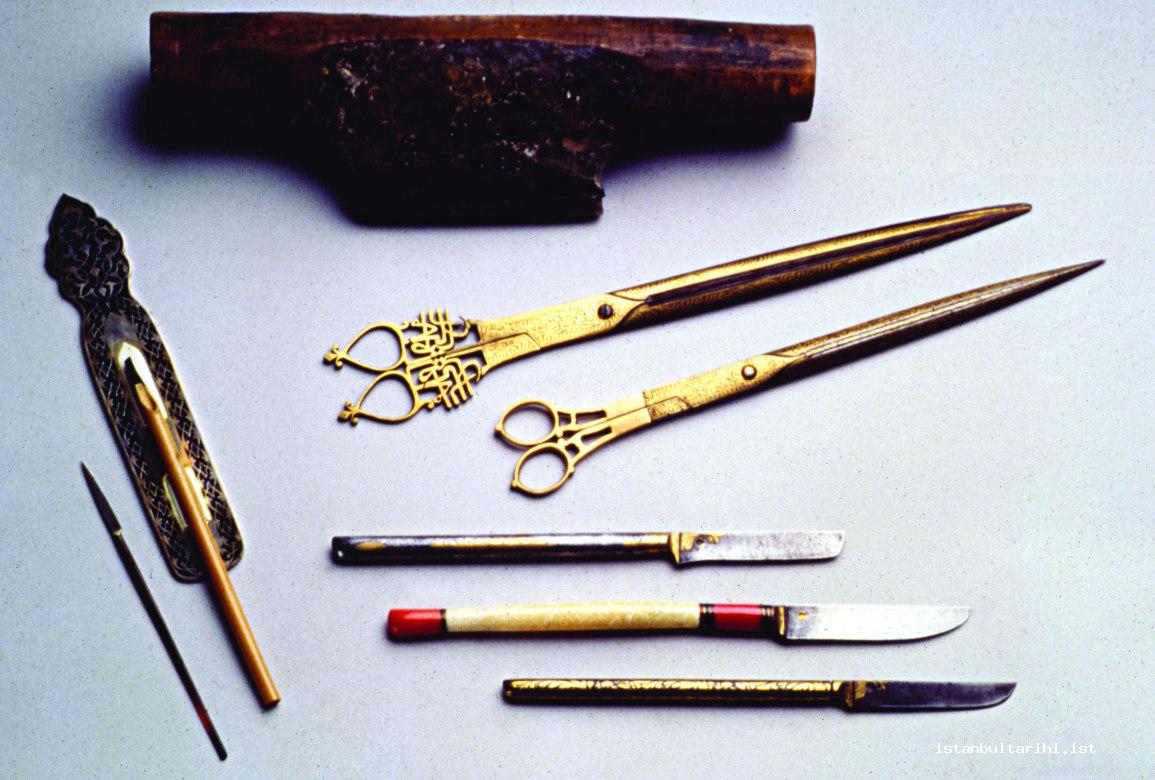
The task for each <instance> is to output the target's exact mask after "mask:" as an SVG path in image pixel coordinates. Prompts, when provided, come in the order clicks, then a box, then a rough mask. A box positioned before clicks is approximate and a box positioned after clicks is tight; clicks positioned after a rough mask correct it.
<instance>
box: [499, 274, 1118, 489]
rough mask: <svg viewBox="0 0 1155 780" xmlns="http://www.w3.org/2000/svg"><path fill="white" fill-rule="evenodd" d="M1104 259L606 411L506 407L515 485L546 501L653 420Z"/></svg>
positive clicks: (921, 329) (874, 323) (978, 308)
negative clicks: (537, 478)
mask: <svg viewBox="0 0 1155 780" xmlns="http://www.w3.org/2000/svg"><path fill="white" fill-rule="evenodd" d="M1102 262H1103V261H1102V260H1095V261H1092V262H1089V263H1080V264H1078V265H1070V266H1065V267H1063V268H1056V269H1053V270H1050V271H1043V272H1042V273H1037V274H1032V275H1030V276H1022V277H1019V278H1017V279H1009V280H1007V281H1004V282H998V283H996V284H991V285H987V286H985V287H978V288H976V289H974V290H969V291H967V292H963V293H958V294H957V295H952V296H949V297H946V298H940V299H939V300H937V301H931V302H930V303H924V304H922V305H921V306H915V307H913V308H910V309H904V310H903V311H899V312H895V313H894V314H888V315H886V316H885V317H879V318H878V319H874V320H870V321H868V322H864V323H861V324H859V325H854V326H852V327H849V328H846V329H844V330H840V331H837V332H835V333H830V334H828V335H825V336H819V337H818V338H815V339H811V340H809V341H803V342H801V343H799V344H795V345H793V346H789V347H784V348H783V349H779V350H775V351H773V352H767V353H765V354H762V355H755V356H753V357H750V358H747V359H745V360H739V361H737V362H734V363H730V364H728V365H725V366H722V367H720V368H715V369H714V370H712V371H707V372H705V373H702V374H698V375H697V376H692V377H689V378H687V379H681V380H678V381H676V382H671V383H670V384H667V385H662V386H661V387H655V388H653V389H651V390H646V391H644V392H641V393H635V394H634V395H630V396H627V397H625V398H622V399H619V400H617V401H614V402H613V403H610V404H607V405H605V406H600V407H597V408H595V409H588V410H583V411H567V410H564V409H558V408H557V407H555V406H554V405H553V404H550V403H549V402H547V401H540V400H536V399H535V400H529V401H521V402H520V403H517V404H514V405H513V406H511V407H510V408H509V409H507V410H506V412H505V414H504V415H502V417H501V420H500V421H499V422H498V424H497V435H498V436H499V437H500V438H501V439H503V440H504V441H505V442H506V443H507V444H510V445H511V446H513V447H516V448H518V449H524V450H525V452H524V453H523V454H522V456H521V457H520V458H519V459H518V461H517V465H516V466H515V467H514V470H513V482H512V487H513V488H514V489H515V490H520V491H522V492H523V493H528V494H530V495H535V496H542V495H546V494H548V493H552V492H553V491H555V490H557V489H558V488H559V487H561V486H562V485H563V484H564V483H565V482H566V480H568V479H569V478H570V477H571V476H572V475H573V472H574V468H575V467H576V466H577V464H578V463H579V462H580V461H581V460H582V459H584V458H585V457H586V456H587V455H589V454H590V453H592V452H593V451H594V450H596V449H598V448H600V447H603V446H605V445H606V444H609V443H610V442H611V441H613V440H614V439H617V438H618V437H620V436H624V435H626V434H627V433H631V432H633V431H636V430H638V429H640V428H644V427H646V426H648V425H650V424H652V423H656V422H659V421H661V420H665V419H669V418H671V417H675V416H677V415H679V414H682V413H683V412H689V411H693V410H695V409H701V408H702V407H704V406H708V405H710V404H712V403H715V402H717V401H721V400H724V399H726V398H730V397H732V396H735V395H738V394H740V393H746V392H749V391H751V390H754V389H755V388H757V387H761V386H763V385H765V384H766V383H767V382H769V381H770V380H772V379H775V378H784V377H786V376H789V375H791V374H794V373H795V372H797V371H798V370H799V369H802V368H803V367H805V368H806V369H812V368H821V367H822V365H821V364H822V363H823V362H824V361H828V360H830V359H831V358H838V359H846V358H849V357H854V356H856V355H857V354H861V353H862V352H863V351H866V350H868V349H869V348H871V347H880V346H883V345H884V344H885V343H886V342H892V341H895V340H899V339H903V338H910V337H912V336H915V335H922V334H924V333H925V332H927V331H930V330H937V329H940V328H943V327H947V326H949V325H951V324H955V323H957V322H959V321H960V320H964V319H968V318H970V317H973V316H976V315H978V314H979V313H980V312H982V311H984V310H989V309H992V308H995V307H998V306H1001V305H1006V304H1008V303H1010V302H1011V301H1013V300H1018V299H1020V298H1023V297H1026V296H1027V295H1030V294H1032V293H1035V292H1039V291H1041V290H1042V289H1044V288H1046V287H1050V286H1052V285H1055V284H1058V283H1060V282H1062V281H1066V280H1067V279H1070V278H1072V277H1074V276H1077V275H1078V274H1081V273H1083V272H1085V271H1088V270H1090V269H1092V268H1094V267H1096V266H1098V265H1100V264H1101V263H1102ZM531 412H532V413H536V414H539V415H540V414H544V415H545V416H546V417H547V418H548V420H549V423H550V430H549V431H548V432H547V433H546V434H545V435H543V436H541V437H540V438H538V439H522V438H519V437H518V436H516V435H514V434H512V433H510V432H509V424H510V422H511V421H512V419H513V418H514V417H516V416H518V415H519V414H529V413H531ZM542 458H552V459H554V460H556V461H558V462H559V463H560V465H561V467H562V470H561V473H560V475H558V476H556V477H555V478H554V479H553V481H548V478H547V480H546V481H544V482H542V483H541V484H539V485H537V486H533V485H529V484H527V483H526V482H524V481H523V480H522V471H523V470H524V469H525V467H526V465H527V464H528V463H530V462H531V461H538V460H539V459H542Z"/></svg>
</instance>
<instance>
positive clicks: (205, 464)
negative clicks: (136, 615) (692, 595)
mask: <svg viewBox="0 0 1155 780" xmlns="http://www.w3.org/2000/svg"><path fill="white" fill-rule="evenodd" d="M48 232H49V240H48V245H47V247H46V250H45V254H46V259H45V267H46V269H47V270H48V273H49V274H50V275H51V276H52V277H53V278H55V279H56V281H57V284H58V286H59V289H60V294H61V295H62V296H63V297H64V298H65V299H66V300H68V301H69V302H70V303H72V304H73V305H74V306H76V308H77V309H78V310H79V311H80V316H81V345H82V347H83V350H84V357H85V362H86V363H87V364H88V370H89V373H90V374H91V376H92V380H93V383H94V384H95V385H96V390H97V394H98V395H99V397H100V401H101V404H102V405H103V406H104V410H105V413H106V414H107V415H108V420H109V423H110V424H111V426H112V430H113V433H114V434H115V436H116V440H117V443H118V444H119V445H120V451H121V453H122V454H123V456H124V460H125V462H126V463H127V465H128V468H129V472H130V473H131V474H132V479H133V482H134V483H135V484H136V487H137V492H138V493H139V495H140V497H141V500H142V502H143V504H144V507H145V510H146V511H147V514H148V518H149V522H150V524H151V525H152V527H153V531H154V532H155V534H156V537H157V540H158V542H159V543H160V547H161V551H162V552H163V553H164V557H165V560H166V561H167V563H168V565H169V570H170V571H171V572H172V574H173V576H175V577H176V578H177V579H179V580H182V581H186V582H192V581H195V580H199V579H201V578H202V577H203V576H204V568H203V566H202V564H201V561H200V556H199V554H198V553H197V552H196V546H195V545H194V544H193V542H192V540H191V539H189V538H188V536H187V535H186V534H185V528H184V524H183V521H182V520H181V518H180V516H179V515H178V514H177V512H176V511H175V510H174V506H175V504H174V502H173V501H171V500H170V498H169V492H168V488H167V479H166V473H165V468H164V464H163V463H162V462H161V461H160V458H159V456H158V455H157V454H156V452H155V446H154V445H153V443H152V436H151V434H150V432H149V430H148V428H147V426H146V425H145V422H144V421H143V420H142V419H141V418H140V416H139V415H138V414H137V413H136V411H135V403H134V402H133V400H132V399H131V397H130V396H129V392H130V388H129V386H128V384H127V383H126V382H125V379H124V376H123V373H122V370H121V368H120V363H119V362H118V359H117V358H118V355H121V354H122V353H123V348H124V347H125V346H126V345H128V346H130V347H131V348H132V349H135V350H136V351H137V353H138V354H140V355H142V356H143V365H144V367H146V368H147V369H148V373H149V375H150V377H151V379H152V381H153V382H154V384H155V388H156V392H157V393H158V394H159V396H160V398H162V399H163V401H164V404H165V406H166V407H167V409H168V412H169V416H170V417H171V424H172V427H173V429H174V431H175V433H176V435H177V438H178V439H179V440H180V441H182V442H184V444H185V446H186V447H187V449H188V457H189V460H190V463H191V467H192V470H193V472H194V473H195V475H196V478H197V482H198V483H199V484H200V486H201V490H202V492H203V494H204V499H205V501H206V502H207V503H208V505H209V506H210V507H211V510H212V511H211V513H210V518H211V519H210V525H211V527H212V531H213V534H214V536H215V537H216V539H217V541H218V543H219V545H220V550H221V557H222V558H223V559H224V561H225V564H226V565H228V566H233V565H235V564H236V563H237V561H239V560H240V558H241V553H242V551H243V545H242V542H241V536H240V532H239V531H238V529H237V524H236V519H235V518H234V517H233V513H232V509H231V508H230V507H229V503H228V500H227V498H226V496H225V493H224V490H223V489H222V488H221V485H220V482H219V481H218V480H217V476H216V470H215V469H214V468H213V464H212V460H211V459H210V458H209V455H208V451H207V450H206V449H205V446H204V442H203V441H202V439H201V436H200V432H199V430H198V429H197V426H196V422H195V420H194V419H193V416H192V413H191V412H190V411H189V408H188V404H187V403H186V402H185V395H184V390H183V389H182V388H181V384H180V380H179V379H178V378H177V375H176V370H175V369H174V368H173V365H172V361H171V360H170V359H169V356H168V351H167V350H166V349H165V346H164V342H163V341H161V338H160V333H159V332H158V331H157V329H156V325H155V324H154V323H153V321H152V318H151V317H150V316H149V314H148V312H147V311H146V310H145V309H144V307H143V306H141V305H140V304H139V303H138V302H137V300H136V299H135V298H134V297H133V295H132V292H131V290H130V289H129V285H128V282H129V273H130V266H129V262H128V258H127V257H126V256H125V254H124V240H123V238H122V237H121V235H120V233H119V232H118V231H117V230H116V228H115V227H113V226H112V225H111V224H110V223H109V222H108V221H107V220H105V219H101V218H100V217H98V216H96V212H95V211H94V210H93V208H92V207H91V206H89V205H88V204H87V203H83V202H81V201H79V200H76V199H75V198H72V197H69V196H68V195H64V196H61V198H60V201H59V203H57V205H56V210H55V211H54V212H53V215H52V221H51V223H50V224H49V228H48Z"/></svg>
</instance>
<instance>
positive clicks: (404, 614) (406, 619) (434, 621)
mask: <svg viewBox="0 0 1155 780" xmlns="http://www.w3.org/2000/svg"><path fill="white" fill-rule="evenodd" d="M385 631H386V633H387V634H388V635H389V638H390V639H410V638H414V637H421V636H439V635H441V634H444V633H446V631H445V610H443V609H391V610H389V617H388V619H387V620H386V622H385Z"/></svg>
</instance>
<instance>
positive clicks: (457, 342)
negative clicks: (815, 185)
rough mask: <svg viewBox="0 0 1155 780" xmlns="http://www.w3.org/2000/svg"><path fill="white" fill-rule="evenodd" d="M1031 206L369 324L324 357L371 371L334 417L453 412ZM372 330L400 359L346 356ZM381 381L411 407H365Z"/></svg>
mask: <svg viewBox="0 0 1155 780" xmlns="http://www.w3.org/2000/svg"><path fill="white" fill-rule="evenodd" d="M1030 208H1031V207H1030V206H1028V205H1027V204H1024V203H1019V204H1013V205H1007V206H994V207H991V208H983V209H974V210H971V211H962V212H958V213H955V214H945V215H942V216H938V217H930V218H928V219H921V220H916V221H914V222H904V223H901V224H897V225H890V226H887V227H882V228H875V229H873V230H866V231H863V232H860V233H852V234H850V235H846V236H839V237H837V238H830V239H825V240H823V241H817V242H814V243H811V244H803V245H801V246H795V247H791V248H789V249H780V250H778V251H775V252H769V253H767V254H762V255H756V256H754V257H748V258H745V259H742V260H734V261H733V262H729V263H723V264H722V265H716V266H711V267H709V268H703V269H700V270H697V271H691V272H689V273H685V274H681V275H679V276H672V277H670V278H668V279H662V280H660V281H656V282H650V283H648V284H642V285H638V286H637V287H630V288H628V289H625V290H618V291H617V292H612V293H602V294H598V295H591V296H588V297H585V298H579V299H577V300H575V301H570V302H569V303H563V304H559V305H557V306H550V307H547V308H544V309H537V310H535V311H531V312H526V313H523V314H514V315H512V316H509V317H501V318H498V319H492V320H468V319H464V318H462V319H459V320H455V319H453V318H451V317H450V316H449V314H448V312H446V311H444V310H442V311H428V312H424V313H422V314H421V315H419V316H418V317H417V318H416V319H413V320H409V321H407V322H402V323H400V324H394V323H390V322H378V323H374V324H373V325H369V326H368V327H366V328H364V329H363V330H362V331H361V332H360V333H358V334H357V335H356V336H354V337H353V340H352V341H350V342H349V343H348V344H347V345H346V346H344V347H342V346H340V345H337V344H334V345H333V348H332V349H331V350H329V352H328V353H327V354H326V355H325V362H326V363H331V364H332V365H333V366H334V367H335V368H341V367H342V366H344V365H345V364H346V363H348V364H349V365H350V366H354V367H356V368H358V369H361V370H363V371H367V372H369V373H371V374H374V375H375V377H374V378H373V379H372V381H370V382H369V384H368V386H367V387H366V388H365V390H364V392H362V393H361V397H360V398H358V399H357V401H356V402H348V401H346V402H345V406H344V408H343V409H342V410H341V412H340V414H339V415H338V418H339V419H340V420H343V421H346V422H348V423H350V424H356V423H357V421H358V420H359V419H360V418H362V417H364V418H366V419H370V420H376V421H378V422H384V423H399V422H404V421H405V420H408V419H410V418H412V417H413V416H414V415H416V414H417V413H418V412H419V411H422V410H432V409H435V408H437V407H438V406H441V407H444V408H445V409H454V408H456V407H457V406H460V405H461V404H463V403H465V402H466V401H468V400H469V399H470V398H472V397H473V388H474V385H476V384H477V382H478V381H480V380H481V378H482V377H483V376H485V375H486V374H487V373H488V372H489V371H491V370H492V369H493V368H495V367H497V366H499V365H501V364H502V363H508V362H510V361H512V360H516V359H518V358H521V357H525V356H526V355H531V354H534V353H536V352H541V351H543V350H546V349H549V348H551V347H556V346H559V345H562V344H568V343H571V342H575V341H582V340H584V339H589V338H594V337H596V336H604V335H606V334H608V333H611V332H613V331H615V330H617V329H619V328H624V327H633V326H638V325H646V324H649V323H652V322H656V321H659V320H664V319H670V318H673V317H678V316H682V315H685V314H691V313H694V312H698V311H702V310H704V309H709V308H717V307H720V306H724V305H727V304H730V303H734V302H735V301H738V300H743V299H747V298H752V297H755V296H758V295H762V294H765V293H767V292H769V291H770V290H772V289H774V288H778V287H783V286H787V285H789V286H797V285H800V284H804V283H807V282H811V281H814V280H817V279H820V278H824V277H829V276H833V275H835V274H840V273H846V272H849V271H852V270H857V269H859V268H862V267H864V266H866V265H870V264H873V263H877V262H881V261H883V260H888V259H891V258H895V257H898V256H900V255H906V254H910V253H911V252H916V251H919V250H921V249H925V248H927V247H930V246H934V245H936V244H941V243H944V242H947V241H950V240H952V239H955V238H959V237H961V236H965V235H968V234H970V233H974V232H977V231H979V230H983V229H985V228H988V227H992V226H993V225H997V224H998V223H1000V222H1005V221H1006V220H1008V219H1012V218H1014V217H1017V216H1019V215H1020V214H1025V213H1026V212H1028V211H1030ZM369 334H383V335H384V336H385V337H386V338H388V339H390V340H391V341H394V342H396V343H395V345H394V347H395V349H396V354H397V358H396V360H394V361H393V362H392V363H389V364H388V365H374V364H373V363H371V362H369V361H368V360H367V359H365V360H362V359H358V358H355V357H351V356H350V354H349V353H350V351H351V350H353V349H354V347H356V346H357V344H358V343H359V342H360V341H361V340H362V339H364V338H365V337H366V336H368V335H369ZM362 349H364V347H363V348H362ZM385 383H392V384H395V385H399V386H400V388H401V391H402V395H403V397H405V398H406V399H407V404H408V405H407V407H404V406H403V408H401V409H399V410H397V412H396V413H395V414H386V413H374V412H370V411H367V410H366V409H365V402H366V399H367V398H368V397H369V395H370V393H372V392H373V391H374V390H376V389H377V388H378V387H380V386H382V385H383V384H385Z"/></svg>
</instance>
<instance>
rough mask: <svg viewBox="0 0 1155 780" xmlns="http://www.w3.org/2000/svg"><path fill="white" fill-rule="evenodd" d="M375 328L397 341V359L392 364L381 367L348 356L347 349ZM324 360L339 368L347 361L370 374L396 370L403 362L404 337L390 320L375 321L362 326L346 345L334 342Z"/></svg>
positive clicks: (355, 344)
mask: <svg viewBox="0 0 1155 780" xmlns="http://www.w3.org/2000/svg"><path fill="white" fill-rule="evenodd" d="M375 330H382V331H386V332H388V333H391V334H392V335H393V338H394V339H395V340H396V342H397V359H396V360H394V361H393V363H392V365H388V366H383V367H382V366H374V365H371V364H369V363H365V362H362V361H360V360H357V359H356V358H354V357H350V356H349V351H350V350H351V349H353V347H355V346H357V343H358V342H359V341H361V339H363V338H364V337H365V336H367V335H368V334H370V333H372V332H373V331H375ZM325 362H326V363H332V364H333V368H341V367H343V366H344V365H345V364H346V363H348V364H349V365H351V366H354V367H356V368H359V369H361V370H362V371H368V372H370V373H372V374H383V373H385V372H387V371H396V370H397V369H398V368H400V367H401V365H402V364H403V363H404V362H405V337H404V336H403V335H402V334H401V328H400V327H399V326H397V325H394V324H393V323H392V322H375V323H373V324H372V325H369V326H366V327H364V328H362V329H361V331H360V332H359V333H358V334H357V335H356V336H354V337H353V340H352V341H350V342H349V344H348V345H347V346H344V347H342V346H341V345H340V344H334V345H333V348H332V349H330V350H329V351H328V352H326V353H325Z"/></svg>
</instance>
